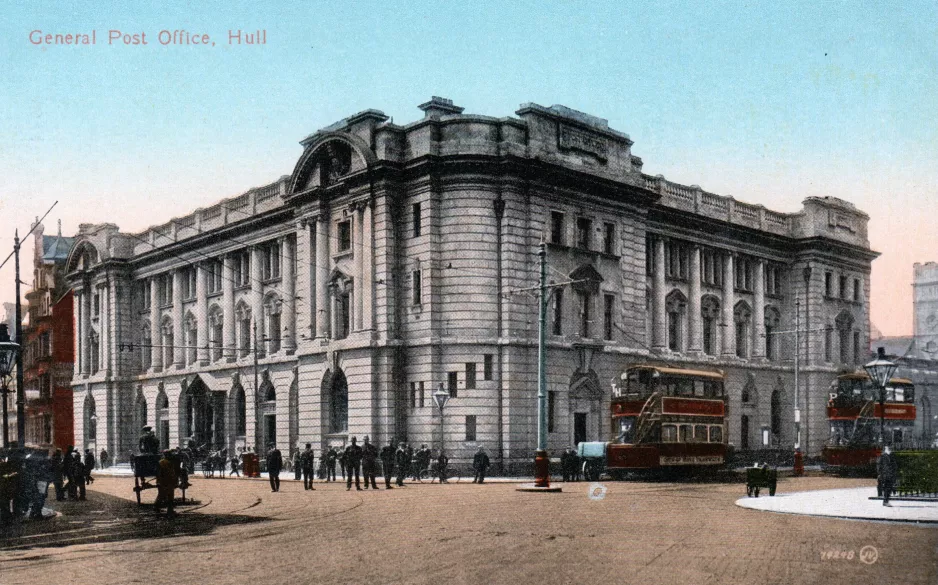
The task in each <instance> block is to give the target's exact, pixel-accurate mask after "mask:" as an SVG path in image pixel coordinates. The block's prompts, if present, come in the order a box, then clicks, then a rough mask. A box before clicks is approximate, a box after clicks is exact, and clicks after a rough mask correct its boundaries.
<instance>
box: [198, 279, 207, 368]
mask: <svg viewBox="0 0 938 585" xmlns="http://www.w3.org/2000/svg"><path fill="white" fill-rule="evenodd" d="M205 272H206V271H205V264H203V263H202V262H199V263H198V264H196V266H195V320H196V342H195V343H196V345H198V346H199V349H198V350H196V358H197V359H198V360H199V365H203V366H205V365H208V362H209V349H208V295H207V294H206V286H205V285H206V282H205Z"/></svg>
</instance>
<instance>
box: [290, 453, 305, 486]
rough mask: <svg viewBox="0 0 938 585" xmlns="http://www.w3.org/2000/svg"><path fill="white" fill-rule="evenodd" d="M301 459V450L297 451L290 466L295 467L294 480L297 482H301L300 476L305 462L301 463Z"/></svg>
mask: <svg viewBox="0 0 938 585" xmlns="http://www.w3.org/2000/svg"><path fill="white" fill-rule="evenodd" d="M301 457H302V453H300V450H299V449H297V450H296V451H294V452H293V459H292V460H291V461H290V464H291V465H293V479H295V480H297V481H299V480H300V476H301V475H302V472H303V462H302V461H300V458H301Z"/></svg>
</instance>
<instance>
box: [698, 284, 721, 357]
mask: <svg viewBox="0 0 938 585" xmlns="http://www.w3.org/2000/svg"><path fill="white" fill-rule="evenodd" d="M700 317H701V328H702V329H701V333H702V334H703V350H704V353H705V354H707V355H716V351H717V326H718V324H719V319H720V301H719V300H718V299H717V298H716V297H715V296H712V295H707V296H705V297H703V299H701V302H700Z"/></svg>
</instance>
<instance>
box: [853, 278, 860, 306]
mask: <svg viewBox="0 0 938 585" xmlns="http://www.w3.org/2000/svg"><path fill="white" fill-rule="evenodd" d="M861 298H862V293H861V292H860V279H859V278H854V279H853V300H854V302H857V303H859V302H860V299H861Z"/></svg>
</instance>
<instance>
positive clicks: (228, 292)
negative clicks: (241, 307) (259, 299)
mask: <svg viewBox="0 0 938 585" xmlns="http://www.w3.org/2000/svg"><path fill="white" fill-rule="evenodd" d="M252 260H253V258H252ZM234 261H235V259H234V256H232V255H231V254H225V257H224V258H223V259H222V270H221V294H222V308H221V310H222V329H223V330H224V331H223V332H222V345H224V347H225V349H223V350H222V355H223V356H225V360H227V361H229V362H233V361H235V356H237V355H238V352H237V350H236V349H235V300H234ZM251 270H252V271H253V270H254V267H253V266H251ZM258 286H260V284H258Z"/></svg>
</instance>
